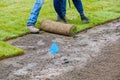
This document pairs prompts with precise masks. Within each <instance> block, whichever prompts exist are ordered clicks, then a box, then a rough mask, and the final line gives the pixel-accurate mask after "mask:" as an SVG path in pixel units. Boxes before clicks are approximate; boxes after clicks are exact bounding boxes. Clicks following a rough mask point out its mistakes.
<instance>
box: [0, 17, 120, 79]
mask: <svg viewBox="0 0 120 80" xmlns="http://www.w3.org/2000/svg"><path fill="white" fill-rule="evenodd" d="M53 41H56V42H57V44H58V46H59V48H60V51H59V52H58V53H57V54H56V55H55V58H53V56H52V55H51V54H50V53H49V48H50V46H51V44H52V42H53ZM8 43H11V44H13V45H15V46H16V47H19V48H22V49H24V50H25V54H24V55H21V56H17V57H13V58H8V59H4V60H2V61H0V80H120V19H119V20H115V21H113V22H110V23H106V24H104V25H100V26H96V27H95V28H92V29H89V30H86V31H83V32H81V33H79V34H77V35H76V36H74V37H66V36H60V35H55V34H50V33H42V34H28V35H26V36H23V37H20V38H18V39H15V40H11V41H8ZM50 59H51V61H50ZM64 59H67V62H66V63H65V61H64Z"/></svg>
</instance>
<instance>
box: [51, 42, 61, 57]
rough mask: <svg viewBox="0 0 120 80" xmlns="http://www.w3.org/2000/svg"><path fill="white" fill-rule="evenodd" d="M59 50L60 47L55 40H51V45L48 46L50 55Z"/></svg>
mask: <svg viewBox="0 0 120 80" xmlns="http://www.w3.org/2000/svg"><path fill="white" fill-rule="evenodd" d="M59 50H60V49H59V47H58V45H57V43H56V42H53V43H52V45H51V47H50V53H51V54H52V55H55V54H57V52H58V51H59Z"/></svg>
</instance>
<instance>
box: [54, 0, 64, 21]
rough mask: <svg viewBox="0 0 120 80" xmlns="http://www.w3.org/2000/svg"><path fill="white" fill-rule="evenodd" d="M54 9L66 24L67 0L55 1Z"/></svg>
mask: <svg viewBox="0 0 120 80" xmlns="http://www.w3.org/2000/svg"><path fill="white" fill-rule="evenodd" d="M53 4H54V9H55V11H56V13H57V15H58V16H59V17H60V19H61V20H62V21H63V22H65V23H66V19H65V15H66V0H53Z"/></svg>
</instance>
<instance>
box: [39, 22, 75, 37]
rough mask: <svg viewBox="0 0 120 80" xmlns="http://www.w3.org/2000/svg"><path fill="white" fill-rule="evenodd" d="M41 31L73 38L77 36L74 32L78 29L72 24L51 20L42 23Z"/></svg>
mask: <svg viewBox="0 0 120 80" xmlns="http://www.w3.org/2000/svg"><path fill="white" fill-rule="evenodd" d="M40 29H41V30H44V31H46V32H51V33H56V34H61V35H66V36H72V35H74V34H75V33H74V32H75V30H76V27H75V26H74V25H72V24H65V23H61V22H55V21H51V20H43V21H42V22H41V25H40Z"/></svg>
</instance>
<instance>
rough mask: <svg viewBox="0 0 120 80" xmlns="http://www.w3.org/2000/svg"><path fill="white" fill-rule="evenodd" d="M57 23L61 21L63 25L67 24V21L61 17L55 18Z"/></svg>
mask: <svg viewBox="0 0 120 80" xmlns="http://www.w3.org/2000/svg"><path fill="white" fill-rule="evenodd" d="M57 21H59V22H60V21H62V22H63V23H67V20H66V17H63V18H60V17H57Z"/></svg>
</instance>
